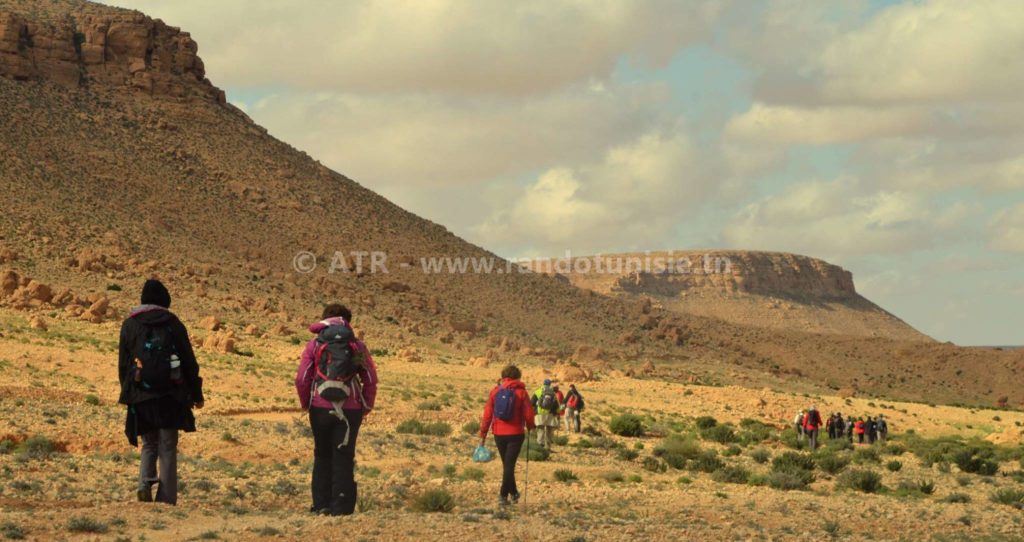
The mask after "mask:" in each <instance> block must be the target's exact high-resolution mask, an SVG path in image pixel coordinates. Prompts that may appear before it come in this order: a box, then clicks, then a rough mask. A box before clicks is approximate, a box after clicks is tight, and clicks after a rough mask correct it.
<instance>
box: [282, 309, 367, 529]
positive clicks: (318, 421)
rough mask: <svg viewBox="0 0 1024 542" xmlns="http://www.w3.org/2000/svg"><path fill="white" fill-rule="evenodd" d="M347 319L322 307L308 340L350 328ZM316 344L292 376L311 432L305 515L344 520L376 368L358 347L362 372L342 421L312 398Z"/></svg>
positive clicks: (347, 314)
mask: <svg viewBox="0 0 1024 542" xmlns="http://www.w3.org/2000/svg"><path fill="white" fill-rule="evenodd" d="M351 322H352V313H351V311H349V310H348V309H347V308H345V307H344V306H343V305H337V304H332V305H327V306H326V307H324V312H323V320H321V321H319V322H317V323H315V324H313V325H311V326H309V331H310V332H311V333H313V334H314V335H316V334H319V333H320V332H321V331H322V330H324V329H325V328H327V327H328V326H337V325H343V326H346V327H349V328H351ZM317 346H318V343H317V339H316V337H315V336H314V338H313V339H311V340H310V341H309V343H307V344H306V348H305V349H304V350H303V351H302V362H301V363H299V370H298V373H297V374H296V376H295V389H296V391H297V392H298V394H299V404H300V405H302V410H305V411H308V412H309V425H310V427H311V428H312V429H313V477H312V482H311V486H312V493H313V506H312V507H311V508H310V511H312V512H313V513H316V514H326V515H332V516H339V515H350V514H352V513H353V512H354V511H355V507H356V493H357V489H358V486H357V484H356V481H355V456H356V437H358V435H359V427H360V426H361V425H362V422H363V419H364V418H365V417H366V415H368V414H369V413H370V411H372V410H373V405H374V401H375V400H376V399H377V366H376V365H375V364H374V362H373V357H372V356H370V351H369V349H368V348H366V345H365V344H363V343H362V342H361V341H356V342H355V346H356V348H358V349H359V350H361V354H362V356H363V366H362V368H361V369H359V371H358V372H357V373H356V375H355V377H353V378H352V380H351V381H350V382H351V388H350V394H349V396H348V399H346V400H345V402H344V403H343V404H342V406H341V408H342V412H343V413H344V416H343V417H342V416H338V415H337V414H336V412H335V408H334V405H332V404H331V403H330V402H329V401H327V400H326V399H324V398H322V397H320V396H319V395H318V394H317V393H316V389H315V388H314V386H313V383H314V381H315V380H316V363H315V362H316V361H317V360H315V359H314V357H315V355H316V351H317Z"/></svg>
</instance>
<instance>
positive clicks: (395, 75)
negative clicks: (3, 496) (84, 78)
mask: <svg viewBox="0 0 1024 542" xmlns="http://www.w3.org/2000/svg"><path fill="white" fill-rule="evenodd" d="M108 3H111V4H115V5H119V6H124V7H130V8H135V9H140V10H142V11H144V12H146V13H148V14H150V15H152V16H155V17H161V18H163V19H164V20H165V21H167V22H168V23H169V24H173V25H177V26H181V27H183V28H186V29H187V30H189V31H191V32H192V34H193V36H195V38H196V40H197V41H198V42H199V44H200V47H201V49H200V55H201V56H202V57H203V60H204V61H205V63H206V66H207V67H208V69H209V71H210V73H211V74H212V79H213V81H214V83H215V84H218V85H221V86H249V87H252V86H266V85H281V84H284V85H286V86H288V87H296V88H300V89H306V90H309V89H329V90H331V91H345V92H408V91H417V92H443V93H448V94H455V95H467V94H481V93H483V94H498V95H524V94H531V93H543V92H548V91H550V90H553V89H558V88H560V87H563V86H566V85H571V84H574V83H576V82H578V81H585V80H587V79H599V80H604V79H607V78H608V76H609V75H610V73H611V71H612V69H613V68H614V66H615V64H616V63H617V62H618V61H619V59H620V57H622V56H627V57H631V58H634V59H636V61H638V62H640V63H644V64H649V65H661V64H664V63H665V62H667V61H668V60H669V59H670V58H671V57H672V56H673V55H674V54H675V53H676V52H677V51H678V50H679V49H680V48H681V47H682V46H683V45H684V44H686V43H689V42H692V41H693V40H695V39H697V38H699V37H701V36H703V35H704V34H705V33H706V32H707V31H708V29H709V28H710V26H711V25H710V23H711V21H713V20H714V19H715V17H716V14H717V12H718V7H717V3H715V2H710V1H698V2H674V1H671V0H637V1H630V2H620V1H617V0H569V1H563V2H550V1H547V0H518V1H515V2H506V1H501V0H481V1H473V2H460V1H455V0H415V1H413V0H406V1H386V0H377V1H363V2H335V1H331V0H309V1H305V2H302V3H296V2H286V1H272V2H252V1H248V0H218V1H216V2H210V1H207V0H177V1H175V2H166V1H161V0H110V1H109V2H108Z"/></svg>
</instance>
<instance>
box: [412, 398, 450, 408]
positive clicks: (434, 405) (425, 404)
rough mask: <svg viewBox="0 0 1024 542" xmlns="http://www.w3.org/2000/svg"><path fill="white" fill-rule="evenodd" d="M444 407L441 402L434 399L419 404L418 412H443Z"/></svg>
mask: <svg viewBox="0 0 1024 542" xmlns="http://www.w3.org/2000/svg"><path fill="white" fill-rule="evenodd" d="M442 407H444V405H442V404H441V402H440V401H436V400H434V399H429V400H426V401H422V402H420V403H418V404H417V405H416V410H431V411H438V410H441V408H442Z"/></svg>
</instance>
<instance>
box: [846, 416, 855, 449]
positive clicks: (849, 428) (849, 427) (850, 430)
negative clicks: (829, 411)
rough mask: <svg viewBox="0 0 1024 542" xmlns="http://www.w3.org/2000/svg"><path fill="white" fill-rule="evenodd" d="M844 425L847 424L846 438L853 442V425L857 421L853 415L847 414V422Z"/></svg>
mask: <svg viewBox="0 0 1024 542" xmlns="http://www.w3.org/2000/svg"><path fill="white" fill-rule="evenodd" d="M844 425H845V426H846V440H848V441H850V442H851V443H852V442H853V427H854V425H855V423H854V421H853V416H847V417H846V423H845V424H844Z"/></svg>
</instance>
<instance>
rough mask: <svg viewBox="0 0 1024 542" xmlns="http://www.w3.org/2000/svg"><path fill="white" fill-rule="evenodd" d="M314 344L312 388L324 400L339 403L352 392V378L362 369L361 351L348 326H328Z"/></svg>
mask: <svg viewBox="0 0 1024 542" xmlns="http://www.w3.org/2000/svg"><path fill="white" fill-rule="evenodd" d="M316 342H317V346H316V351H315V354H314V357H313V360H314V365H315V367H316V377H315V379H314V381H313V386H314V389H315V390H316V393H317V395H319V396H320V397H323V398H324V399H326V400H327V401H330V402H331V403H342V402H344V401H345V400H346V399H348V397H349V394H350V393H351V391H350V390H351V387H350V382H351V380H352V377H353V376H355V375H356V373H358V372H359V370H360V369H362V368H363V358H362V350H361V349H360V348H359V344H358V343H357V342H356V336H355V334H354V333H352V328H350V327H348V326H347V325H333V326H327V327H326V328H324V329H323V330H321V331H320V333H319V334H318V335H317V337H316Z"/></svg>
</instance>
